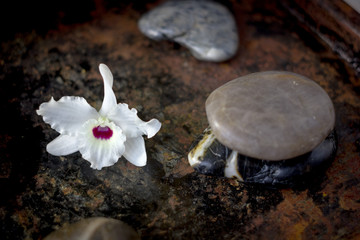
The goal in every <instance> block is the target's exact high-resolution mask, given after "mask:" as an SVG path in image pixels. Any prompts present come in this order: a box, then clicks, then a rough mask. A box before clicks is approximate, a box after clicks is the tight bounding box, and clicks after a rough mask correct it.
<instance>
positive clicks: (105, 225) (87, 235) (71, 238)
mask: <svg viewBox="0 0 360 240" xmlns="http://www.w3.org/2000/svg"><path fill="white" fill-rule="evenodd" d="M108 239H114V240H140V237H139V235H138V234H137V233H136V232H135V230H134V229H133V228H131V227H130V226H128V225H127V224H125V223H124V222H121V221H119V220H116V219H112V218H104V217H93V218H87V219H83V220H81V221H79V222H76V223H73V224H70V225H65V226H63V227H62V228H60V229H59V230H57V231H54V232H52V233H50V234H49V235H48V236H46V237H45V239H44V240H108Z"/></svg>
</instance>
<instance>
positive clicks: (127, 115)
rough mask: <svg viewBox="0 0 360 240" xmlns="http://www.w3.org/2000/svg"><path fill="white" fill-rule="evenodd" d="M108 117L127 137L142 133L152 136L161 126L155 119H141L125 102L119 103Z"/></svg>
mask: <svg viewBox="0 0 360 240" xmlns="http://www.w3.org/2000/svg"><path fill="white" fill-rule="evenodd" d="M108 118H109V119H110V120H111V121H113V122H115V123H116V125H118V126H120V127H121V129H122V130H123V131H124V133H125V135H126V136H127V137H129V138H135V137H139V136H141V135H143V134H145V135H147V137H148V138H151V137H153V136H154V135H155V134H156V133H157V132H158V131H159V130H160V128H161V123H160V122H159V121H158V120H157V119H151V120H150V121H148V122H144V121H142V120H141V119H140V118H139V117H138V116H137V111H136V109H135V108H132V109H131V110H130V109H129V107H128V105H127V104H126V103H119V104H118V105H117V106H116V108H114V109H113V110H112V111H111V112H110V113H109V114H108Z"/></svg>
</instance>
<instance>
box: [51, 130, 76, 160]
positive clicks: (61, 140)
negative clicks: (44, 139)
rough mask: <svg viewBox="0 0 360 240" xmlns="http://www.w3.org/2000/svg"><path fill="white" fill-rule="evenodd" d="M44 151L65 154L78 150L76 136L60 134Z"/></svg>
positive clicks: (52, 153)
mask: <svg viewBox="0 0 360 240" xmlns="http://www.w3.org/2000/svg"><path fill="white" fill-rule="evenodd" d="M46 151H47V152H48V153H50V154H51V155H54V156H65V155H69V154H71V153H74V152H77V151H79V148H78V146H77V139H76V137H72V136H69V135H60V136H58V137H57V138H55V139H54V140H52V141H51V142H50V143H49V144H48V145H47V146H46Z"/></svg>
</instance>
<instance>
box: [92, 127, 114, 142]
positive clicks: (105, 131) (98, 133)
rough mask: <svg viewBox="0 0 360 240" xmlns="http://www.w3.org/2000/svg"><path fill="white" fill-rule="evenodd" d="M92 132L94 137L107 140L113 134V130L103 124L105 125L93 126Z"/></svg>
mask: <svg viewBox="0 0 360 240" xmlns="http://www.w3.org/2000/svg"><path fill="white" fill-rule="evenodd" d="M92 132H93V134H94V137H96V138H97V139H104V140H108V139H110V138H111V136H112V135H113V131H112V130H111V129H110V128H109V127H107V126H105V127H102V126H97V127H94V128H93V130H92Z"/></svg>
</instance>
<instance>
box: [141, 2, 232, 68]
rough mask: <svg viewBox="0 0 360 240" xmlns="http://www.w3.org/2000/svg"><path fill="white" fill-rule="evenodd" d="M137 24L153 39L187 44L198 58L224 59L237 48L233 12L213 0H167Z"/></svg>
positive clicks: (215, 60) (208, 59) (230, 55)
mask: <svg viewBox="0 0 360 240" xmlns="http://www.w3.org/2000/svg"><path fill="white" fill-rule="evenodd" d="M138 26H139V29H140V31H141V32H142V33H143V34H144V35H146V36H147V37H149V38H151V39H154V40H172V41H175V42H177V43H179V44H181V45H183V46H185V47H187V48H188V49H189V50H190V51H191V53H192V54H193V56H194V57H195V58H197V59H199V60H204V61H213V62H220V61H225V60H228V59H230V58H231V57H233V56H234V55H235V53H236V51H237V48H238V41H239V40H238V32H237V28H236V23H235V20H234V18H233V16H232V14H231V13H230V11H229V10H228V9H227V8H226V7H224V6H222V5H221V4H219V3H216V2H213V1H168V2H165V3H164V4H162V5H160V6H158V7H156V8H154V9H152V10H151V11H149V12H148V13H146V14H144V15H143V16H142V17H141V19H140V20H139V23H138Z"/></svg>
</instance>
